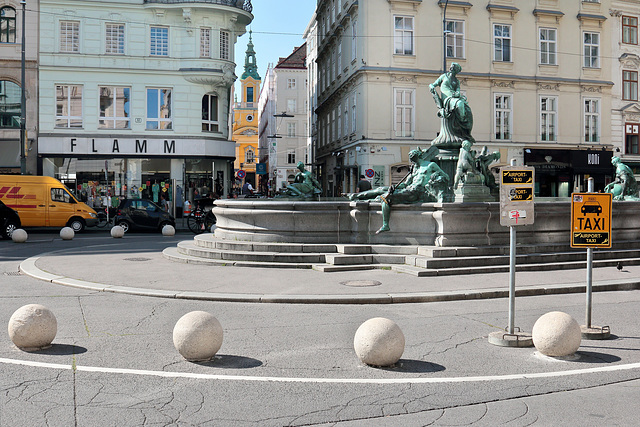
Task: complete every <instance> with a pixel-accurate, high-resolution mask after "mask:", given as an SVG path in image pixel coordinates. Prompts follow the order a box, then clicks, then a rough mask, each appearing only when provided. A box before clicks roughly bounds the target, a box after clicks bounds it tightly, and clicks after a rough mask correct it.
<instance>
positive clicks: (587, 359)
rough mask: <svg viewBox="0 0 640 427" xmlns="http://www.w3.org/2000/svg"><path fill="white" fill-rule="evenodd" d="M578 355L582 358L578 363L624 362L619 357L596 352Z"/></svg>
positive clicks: (578, 353) (584, 352)
mask: <svg viewBox="0 0 640 427" xmlns="http://www.w3.org/2000/svg"><path fill="white" fill-rule="evenodd" d="M576 354H577V355H579V356H580V359H578V360H577V362H582V363H615V362H619V361H621V360H622V359H621V358H619V357H618V356H614V355H612V354H606V353H598V352H595V351H578V352H576Z"/></svg>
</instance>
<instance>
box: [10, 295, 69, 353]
mask: <svg viewBox="0 0 640 427" xmlns="http://www.w3.org/2000/svg"><path fill="white" fill-rule="evenodd" d="M57 332H58V322H57V320H56V316H54V315H53V313H52V312H51V310H49V309H48V308H47V307H45V306H43V305H40V304H29V305H25V306H22V307H20V308H19V309H17V310H16V311H15V312H14V313H13V315H12V316H11V319H9V337H10V338H11V341H13V343H14V344H15V345H16V347H18V348H19V349H21V350H24V351H35V350H43V349H45V348H49V347H51V342H52V341H53V339H54V338H55V337H56V333H57Z"/></svg>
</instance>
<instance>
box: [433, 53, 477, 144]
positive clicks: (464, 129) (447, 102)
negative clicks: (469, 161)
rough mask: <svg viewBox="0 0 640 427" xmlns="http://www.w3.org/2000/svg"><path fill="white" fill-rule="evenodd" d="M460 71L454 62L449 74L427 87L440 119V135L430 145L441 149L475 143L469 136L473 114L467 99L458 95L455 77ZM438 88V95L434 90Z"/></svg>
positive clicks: (457, 82)
mask: <svg viewBox="0 0 640 427" xmlns="http://www.w3.org/2000/svg"><path fill="white" fill-rule="evenodd" d="M460 71H462V67H461V66H460V64H458V63H456V62H454V63H453V64H451V67H450V68H449V72H448V73H445V74H443V75H441V76H440V77H438V79H437V80H436V81H435V82H433V83H431V84H430V85H429V91H431V94H432V95H433V99H434V100H435V102H436V106H437V107H438V117H440V118H441V119H442V123H441V126H440V133H439V134H438V136H437V137H436V139H434V140H433V141H431V145H435V146H437V147H441V148H459V147H460V146H461V145H462V143H463V142H464V141H469V142H470V143H471V144H473V143H474V142H475V140H474V139H473V137H472V136H471V130H472V129H473V114H472V113H471V108H470V107H469V104H468V103H467V98H466V97H465V96H464V95H463V94H461V93H460V81H459V80H458V78H457V77H456V75H457V74H458V73H459V72H460ZM437 87H440V94H438V92H437V91H436V88H437Z"/></svg>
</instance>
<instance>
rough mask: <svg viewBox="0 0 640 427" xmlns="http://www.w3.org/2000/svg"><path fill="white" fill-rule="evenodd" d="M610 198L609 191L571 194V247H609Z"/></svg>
mask: <svg viewBox="0 0 640 427" xmlns="http://www.w3.org/2000/svg"><path fill="white" fill-rule="evenodd" d="M611 200H612V195H611V194H609V193H573V194H572V195H571V247H572V248H581V247H589V248H610V247H611V217H612V215H611V213H612V210H611Z"/></svg>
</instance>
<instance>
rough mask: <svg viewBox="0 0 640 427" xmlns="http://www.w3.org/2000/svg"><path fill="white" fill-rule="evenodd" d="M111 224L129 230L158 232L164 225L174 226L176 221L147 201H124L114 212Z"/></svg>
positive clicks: (157, 206)
mask: <svg viewBox="0 0 640 427" xmlns="http://www.w3.org/2000/svg"><path fill="white" fill-rule="evenodd" d="M113 223H114V224H115V225H119V226H121V227H122V228H124V231H125V233H126V232H127V231H129V230H134V229H136V230H158V231H162V227H164V226H165V225H172V226H174V227H175V226H176V219H175V218H174V217H173V215H171V214H170V213H169V212H167V211H165V210H163V209H162V208H161V207H160V206H159V205H157V204H156V203H154V202H152V201H151V200H147V199H124V200H122V201H121V202H120V206H118V209H117V210H116V214H115V216H114V217H113Z"/></svg>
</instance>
